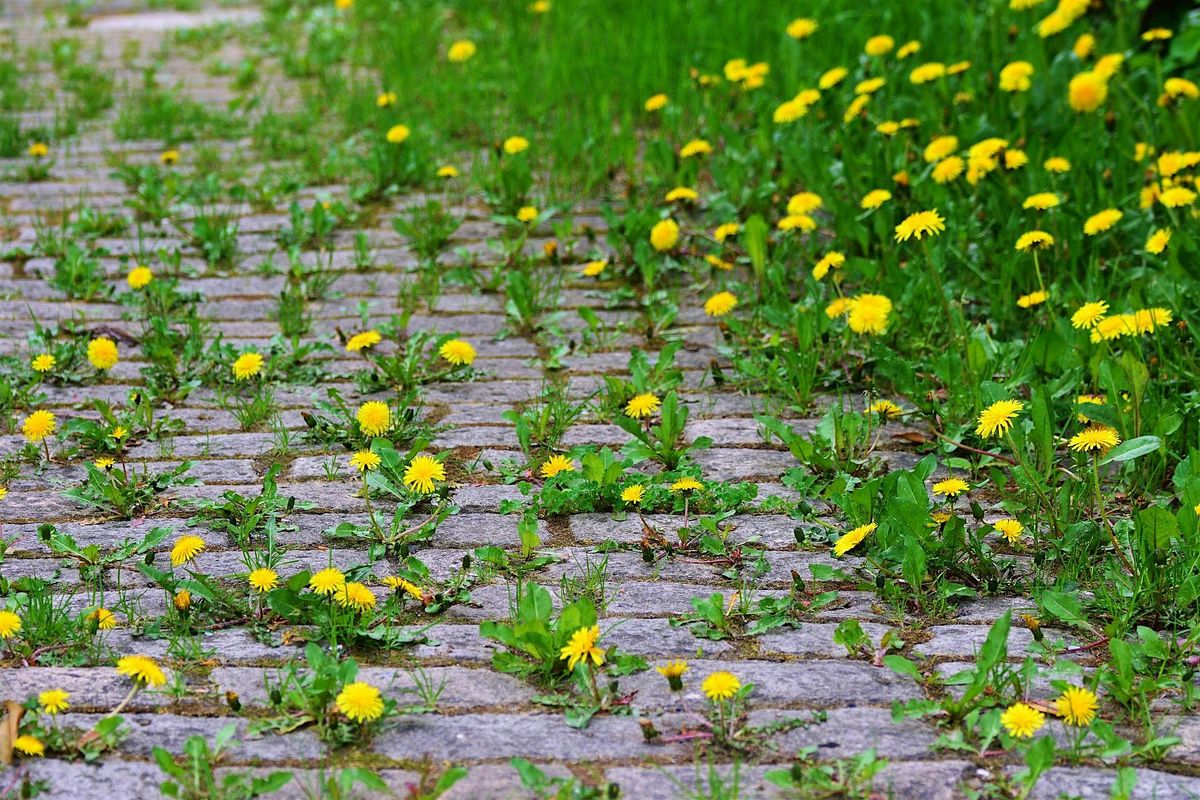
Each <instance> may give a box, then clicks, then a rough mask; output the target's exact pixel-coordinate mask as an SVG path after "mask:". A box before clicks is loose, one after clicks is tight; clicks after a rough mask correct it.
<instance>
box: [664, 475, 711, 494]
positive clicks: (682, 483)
mask: <svg viewBox="0 0 1200 800" xmlns="http://www.w3.org/2000/svg"><path fill="white" fill-rule="evenodd" d="M703 488H704V484H703V483H701V482H700V481H698V480H696V479H695V478H693V477H690V476H688V477H685V478H680V479H679V480H677V481H675V482H674V483H672V484H671V491H672V492H694V491H697V490H699V489H703Z"/></svg>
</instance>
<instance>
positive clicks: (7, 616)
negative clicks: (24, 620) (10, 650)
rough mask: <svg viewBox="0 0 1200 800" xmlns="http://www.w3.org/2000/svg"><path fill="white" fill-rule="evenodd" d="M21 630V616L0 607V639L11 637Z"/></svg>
mask: <svg viewBox="0 0 1200 800" xmlns="http://www.w3.org/2000/svg"><path fill="white" fill-rule="evenodd" d="M20 632H21V618H20V617H18V616H17V615H16V614H15V613H13V612H12V611H9V610H8V609H0V639H11V638H12V637H14V636H16V635H17V634H18V633H20Z"/></svg>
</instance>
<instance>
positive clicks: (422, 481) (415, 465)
mask: <svg viewBox="0 0 1200 800" xmlns="http://www.w3.org/2000/svg"><path fill="white" fill-rule="evenodd" d="M444 480H446V467H445V465H443V464H442V462H440V461H438V460H437V459H434V458H430V457H429V456H416V457H415V458H413V460H412V461H411V462H409V464H408V468H407V469H405V470H404V485H405V486H407V487H408V488H409V489H411V490H413V491H415V492H417V493H419V494H430V493H431V492H432V491H433V490H434V488H436V486H435V482H436V481H444Z"/></svg>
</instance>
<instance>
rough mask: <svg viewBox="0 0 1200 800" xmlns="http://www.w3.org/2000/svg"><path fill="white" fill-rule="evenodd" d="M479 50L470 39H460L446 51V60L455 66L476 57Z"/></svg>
mask: <svg viewBox="0 0 1200 800" xmlns="http://www.w3.org/2000/svg"><path fill="white" fill-rule="evenodd" d="M477 50H478V48H476V47H475V43H474V42H472V41H471V40H470V39H460V40H459V41H457V42H455V43H454V44H452V45H450V49H449V50H447V51H446V58H448V59H450V60H451V61H453V62H454V63H455V64H461V63H463V62H464V61H467V60H469V59H470V58H471V57H472V56H474V55H475V53H476V52H477Z"/></svg>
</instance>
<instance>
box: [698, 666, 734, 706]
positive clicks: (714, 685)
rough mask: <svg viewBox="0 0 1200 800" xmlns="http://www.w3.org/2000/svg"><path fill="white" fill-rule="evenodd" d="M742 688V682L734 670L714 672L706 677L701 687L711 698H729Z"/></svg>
mask: <svg viewBox="0 0 1200 800" xmlns="http://www.w3.org/2000/svg"><path fill="white" fill-rule="evenodd" d="M741 688H742V682H741V681H740V680H738V677H737V676H736V675H734V674H733V673H732V672H725V671H724V670H722V671H720V672H714V673H713V674H711V675H709V676H708V677H707V678H705V679H704V682H703V683H702V684H700V689H701V690H702V691H703V692H704V695H705V696H706V697H707V698H708V699H709V700H728V699H730V698H731V697H733V696H734V695H735V694H737V693H738V690H739V689H741Z"/></svg>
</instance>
